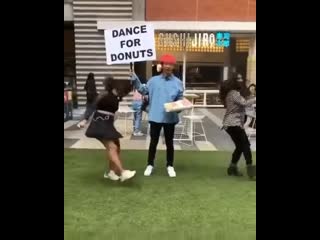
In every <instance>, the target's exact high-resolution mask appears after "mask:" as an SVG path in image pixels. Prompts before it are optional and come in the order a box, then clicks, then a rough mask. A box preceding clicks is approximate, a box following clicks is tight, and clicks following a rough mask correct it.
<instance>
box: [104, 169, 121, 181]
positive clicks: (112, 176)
mask: <svg viewBox="0 0 320 240" xmlns="http://www.w3.org/2000/svg"><path fill="white" fill-rule="evenodd" d="M103 177H104V178H109V179H110V180H112V181H118V180H119V179H120V177H119V176H118V175H117V174H116V173H115V172H114V171H112V170H111V171H110V172H109V173H108V174H107V173H106V172H105V173H104V175H103Z"/></svg>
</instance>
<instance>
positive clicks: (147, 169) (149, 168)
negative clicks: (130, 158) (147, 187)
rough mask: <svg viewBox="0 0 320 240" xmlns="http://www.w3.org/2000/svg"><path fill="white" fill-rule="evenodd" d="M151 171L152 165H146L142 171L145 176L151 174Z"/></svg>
mask: <svg viewBox="0 0 320 240" xmlns="http://www.w3.org/2000/svg"><path fill="white" fill-rule="evenodd" d="M152 171H153V166H151V165H148V166H147V168H146V170H145V171H144V175H145V176H146V177H149V176H150V175H151V173H152Z"/></svg>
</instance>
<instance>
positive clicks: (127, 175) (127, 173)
mask: <svg viewBox="0 0 320 240" xmlns="http://www.w3.org/2000/svg"><path fill="white" fill-rule="evenodd" d="M134 175H136V171H130V170H124V171H123V172H122V173H121V176H120V181H121V182H124V181H126V180H129V179H130V178H133V177H134Z"/></svg>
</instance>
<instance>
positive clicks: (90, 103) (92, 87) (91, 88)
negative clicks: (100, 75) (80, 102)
mask: <svg viewBox="0 0 320 240" xmlns="http://www.w3.org/2000/svg"><path fill="white" fill-rule="evenodd" d="M84 90H85V91H86V97H87V103H86V111H85V113H84V116H83V120H82V121H80V122H79V123H78V124H77V127H78V128H83V127H84V126H85V125H86V123H87V122H88V120H89V118H90V116H91V115H92V114H93V112H94V111H95V101H96V98H97V96H98V92H97V87H96V82H95V79H94V74H93V73H89V74H88V77H87V81H86V84H85V85H84Z"/></svg>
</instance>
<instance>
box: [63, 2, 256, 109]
mask: <svg viewBox="0 0 320 240" xmlns="http://www.w3.org/2000/svg"><path fill="white" fill-rule="evenodd" d="M67 2H68V3H66V1H65V20H66V18H68V21H65V22H68V23H69V34H70V31H71V32H72V31H73V33H74V40H73V41H74V50H73V56H74V67H73V72H74V79H75V80H74V81H75V85H76V91H77V96H78V97H77V99H78V103H79V105H84V104H85V92H84V91H83V86H84V83H85V80H86V77H87V74H88V73H89V72H93V73H95V76H96V80H97V85H98V89H102V80H103V78H104V76H105V75H106V74H112V75H114V77H115V79H117V80H119V81H121V80H127V79H128V75H129V65H110V66H109V65H107V64H106V54H105V41H104V30H105V29H108V28H113V27H121V26H126V25H132V24H133V22H132V21H138V22H145V21H147V22H150V23H152V24H153V25H154V27H155V39H156V51H157V56H160V55H161V54H162V53H164V52H170V53H172V54H174V55H175V56H176V58H177V66H176V70H177V71H176V74H177V75H178V76H179V77H180V78H181V79H182V80H183V82H184V85H185V87H186V89H187V90H188V91H193V90H194V91H195V90H199V91H200V90H201V91H204V90H205V91H207V92H208V91H211V93H215V94H217V92H218V88H219V84H220V83H221V81H223V80H225V79H227V78H228V77H229V76H230V74H231V73H233V72H236V73H239V74H241V75H242V76H243V78H247V79H248V81H249V82H250V83H255V82H256V77H255V76H256V74H255V69H256V67H255V66H256V24H255V21H256V1H255V0H219V1H217V0H175V1H172V0H162V1H156V0H131V1H127V0H117V1H115V0H113V1H112V0H92V1H90V0H74V1H72V3H70V2H69V1H67ZM66 4H69V5H71V6H72V7H71V10H72V11H70V8H67V10H66ZM68 9H69V14H66V11H68ZM70 19H72V20H71V21H70ZM70 23H72V24H71V25H72V26H73V30H72V27H70ZM70 29H71V30H70ZM67 32H68V31H67V28H66V26H65V36H66V35H68V34H67ZM220 34H223V37H228V44H226V45H225V46H222V47H221V46H217V44H215V43H216V42H217V40H218V37H219V36H220ZM221 36H222V35H221ZM221 36H220V37H221ZM71 38H72V37H70V36H69V37H67V39H66V37H65V52H68V56H69V59H72V47H70V46H69V45H72V39H71ZM66 41H67V42H69V44H67V45H68V46H66ZM188 41H189V43H190V44H188ZM175 42H180V43H181V42H184V43H187V44H175ZM212 42H213V43H212ZM66 48H67V50H66ZM65 55H66V54H65ZM65 58H66V56H65ZM65 62H66V59H65ZM69 62H72V61H71V60H69ZM69 65H70V64H69ZM135 69H136V71H138V72H139V74H140V75H144V76H145V77H146V78H149V77H151V76H152V75H155V74H157V62H156V61H154V62H146V63H139V64H135ZM65 72H66V71H65ZM70 72H72V70H70ZM65 74H66V73H65ZM215 99H216V98H214V97H212V98H207V99H205V100H203V101H205V104H204V105H206V104H207V101H211V102H209V103H208V105H213V106H214V105H219V104H218V103H215V102H214V101H215ZM212 101H213V102H212Z"/></svg>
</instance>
